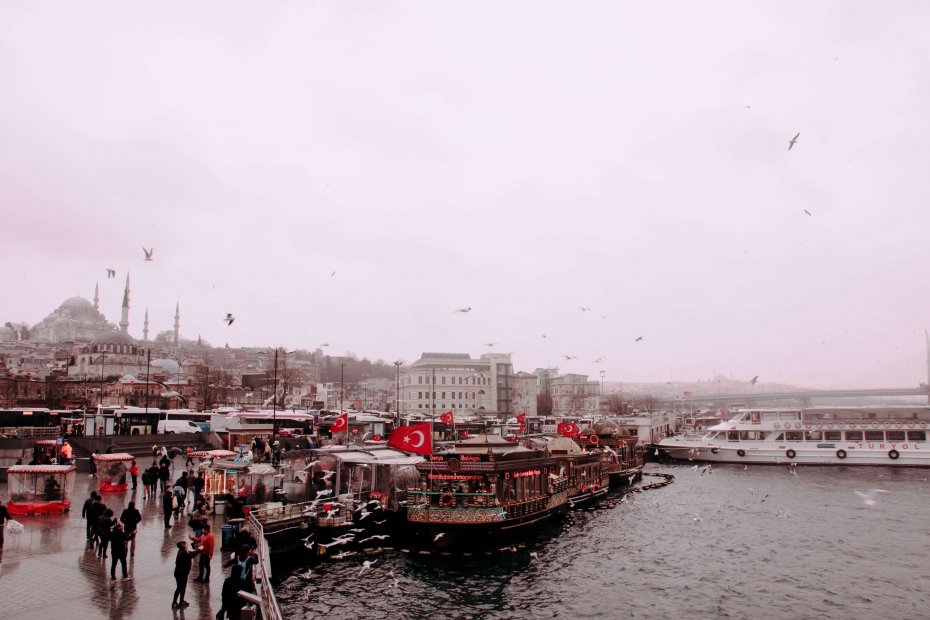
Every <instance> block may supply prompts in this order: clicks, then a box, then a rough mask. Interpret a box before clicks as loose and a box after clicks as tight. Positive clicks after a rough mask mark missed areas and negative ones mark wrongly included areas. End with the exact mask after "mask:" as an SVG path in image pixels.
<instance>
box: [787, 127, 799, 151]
mask: <svg viewBox="0 0 930 620" xmlns="http://www.w3.org/2000/svg"><path fill="white" fill-rule="evenodd" d="M800 135H801V132H800V131H799V132H798V133H796V134H794V137H793V138H791V140H790V141H789V142H788V150H789V151H790V150H791V147H792V146H794V145H795V144H796V143H797V141H798V137H799V136H800Z"/></svg>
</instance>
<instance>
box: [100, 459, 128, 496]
mask: <svg viewBox="0 0 930 620" xmlns="http://www.w3.org/2000/svg"><path fill="white" fill-rule="evenodd" d="M93 458H94V463H95V464H96V465H97V475H98V476H99V477H100V489H99V490H100V491H101V492H107V491H117V492H118V491H125V490H126V488H127V486H128V483H129V468H130V467H131V466H132V462H133V461H134V460H136V457H134V456H133V455H131V454H128V453H126V452H117V453H115V454H95V455H93Z"/></svg>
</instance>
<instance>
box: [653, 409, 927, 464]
mask: <svg viewBox="0 0 930 620" xmlns="http://www.w3.org/2000/svg"><path fill="white" fill-rule="evenodd" d="M928 429H930V407H843V408H837V407H816V408H811V409H744V410H740V411H739V412H738V413H737V414H736V415H734V416H733V417H732V418H730V419H729V420H727V421H725V422H721V423H720V424H716V425H714V426H711V427H709V428H708V429H707V432H706V433H704V434H703V435H692V436H688V435H684V436H675V437H668V438H666V439H663V440H662V441H660V442H659V443H658V444H656V447H657V448H658V450H659V451H660V453H664V454H665V455H666V456H669V457H671V458H673V459H680V460H688V461H713V462H717V463H755V464H786V463H799V464H802V465H893V466H898V467H915V466H921V467H930V444H928V443H927V433H928V432H930V431H928Z"/></svg>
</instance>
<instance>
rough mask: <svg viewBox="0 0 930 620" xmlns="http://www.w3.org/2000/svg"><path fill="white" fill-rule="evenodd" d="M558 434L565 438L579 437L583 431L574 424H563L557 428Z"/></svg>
mask: <svg viewBox="0 0 930 620" xmlns="http://www.w3.org/2000/svg"><path fill="white" fill-rule="evenodd" d="M556 432H558V434H559V435H563V436H565V437H577V436H578V433H580V432H581V431H580V430H579V428H578V426H577V425H576V424H575V423H574V422H561V423H560V424H559V425H558V426H557V427H556Z"/></svg>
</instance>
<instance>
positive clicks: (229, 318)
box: [223, 312, 236, 327]
mask: <svg viewBox="0 0 930 620" xmlns="http://www.w3.org/2000/svg"><path fill="white" fill-rule="evenodd" d="M223 320H224V321H226V326H227V327H229V326H230V325H232V324H233V321H235V320H236V317H234V316H233V315H232V312H227V313H226V318H225V319H223Z"/></svg>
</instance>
